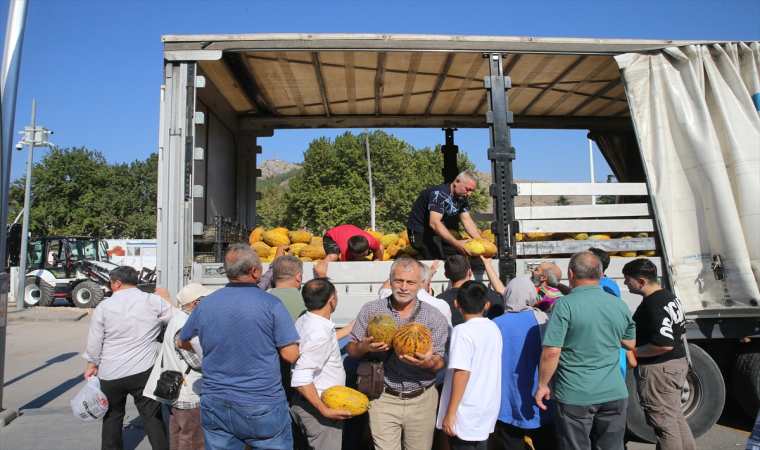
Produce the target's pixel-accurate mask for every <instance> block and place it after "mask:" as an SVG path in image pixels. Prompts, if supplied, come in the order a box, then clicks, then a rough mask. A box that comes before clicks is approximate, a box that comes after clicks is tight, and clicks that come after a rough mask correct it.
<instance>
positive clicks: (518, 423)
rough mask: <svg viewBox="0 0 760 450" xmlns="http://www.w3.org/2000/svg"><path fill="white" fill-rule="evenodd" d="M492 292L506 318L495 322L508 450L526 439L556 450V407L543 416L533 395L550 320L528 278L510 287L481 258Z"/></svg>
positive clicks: (502, 428) (499, 425)
mask: <svg viewBox="0 0 760 450" xmlns="http://www.w3.org/2000/svg"><path fill="white" fill-rule="evenodd" d="M481 259H482V260H483V263H484V264H485V266H486V273H487V274H488V280H489V281H490V283H491V287H493V289H494V290H495V291H496V292H499V293H501V294H502V295H503V296H504V314H503V315H501V316H499V317H497V318H495V319H493V322H494V323H495V324H496V325H497V326H498V327H499V330H501V337H502V339H503V346H502V354H501V364H502V366H501V377H502V379H501V409H500V410H499V419H498V421H497V422H496V429H497V430H498V432H499V436H500V437H501V442H502V445H503V447H502V448H503V449H504V450H513V449H514V450H518V449H519V450H522V449H523V448H524V446H525V436H526V434H527V435H529V436H530V438H531V440H532V441H533V448H535V449H536V450H553V449H556V448H557V440H556V437H555V432H554V401H553V400H550V401H549V402H550V403H552V405H551V406H548V405H547V406H548V407H547V408H546V410H542V409H540V408H539V407H538V405H536V401H535V400H534V398H533V393H535V392H536V388H537V387H538V364H539V362H540V360H541V350H542V346H541V338H542V336H543V333H544V329H545V328H546V322H548V320H549V318H548V317H547V315H546V313H545V312H543V311H541V310H540V309H538V308H536V307H534V306H535V304H536V299H537V296H536V287H535V285H534V284H533V282H532V281H530V279H528V278H515V279H513V280H511V281H510V282H509V284H507V286H506V287H505V286H504V284H503V283H502V282H501V280H499V276H498V275H497V274H496V271H495V270H494V269H493V267H492V266H491V259H490V258H483V257H482V256H481Z"/></svg>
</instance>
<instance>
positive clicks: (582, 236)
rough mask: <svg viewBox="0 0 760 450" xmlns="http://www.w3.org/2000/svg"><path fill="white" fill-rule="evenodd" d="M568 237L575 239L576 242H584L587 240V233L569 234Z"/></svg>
mask: <svg viewBox="0 0 760 450" xmlns="http://www.w3.org/2000/svg"><path fill="white" fill-rule="evenodd" d="M570 237H572V238H575V240H576V241H585V240H586V239H588V233H576V234H571V235H570Z"/></svg>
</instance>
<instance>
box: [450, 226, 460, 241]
mask: <svg viewBox="0 0 760 450" xmlns="http://www.w3.org/2000/svg"><path fill="white" fill-rule="evenodd" d="M449 233H451V235H452V236H454V239H456V240H457V241H458V240H460V239H462V235H461V234H459V232H458V231H455V230H451V229H449Z"/></svg>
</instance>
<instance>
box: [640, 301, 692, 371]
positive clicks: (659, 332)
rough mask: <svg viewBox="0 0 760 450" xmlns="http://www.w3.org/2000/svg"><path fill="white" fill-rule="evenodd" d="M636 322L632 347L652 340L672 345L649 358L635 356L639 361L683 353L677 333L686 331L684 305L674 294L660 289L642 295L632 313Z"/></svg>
mask: <svg viewBox="0 0 760 450" xmlns="http://www.w3.org/2000/svg"><path fill="white" fill-rule="evenodd" d="M633 321H634V322H636V347H641V346H642V345H647V344H652V345H656V346H659V347H673V350H670V351H668V352H665V353H663V354H662V355H658V356H653V357H650V358H639V359H638V362H639V364H644V365H646V364H659V363H663V362H665V361H670V360H672V359H679V358H683V357H685V356H686V352H685V350H684V347H683V341H682V340H681V337H682V336H683V334H684V333H685V332H686V322H685V320H684V309H683V305H682V304H681V300H679V299H678V298H677V297H676V296H675V295H673V294H672V293H670V292H668V291H666V290H665V289H660V290H659V291H656V292H654V293H652V294H651V295H649V296H647V297H644V299H643V300H642V301H641V304H640V305H639V307H638V308H636V312H635V313H634V314H633Z"/></svg>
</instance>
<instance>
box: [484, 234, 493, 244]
mask: <svg viewBox="0 0 760 450" xmlns="http://www.w3.org/2000/svg"><path fill="white" fill-rule="evenodd" d="M483 239H485V240H487V241H488V242H490V243H492V244H493V243H494V242H495V241H496V235H495V234H484V235H483Z"/></svg>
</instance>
